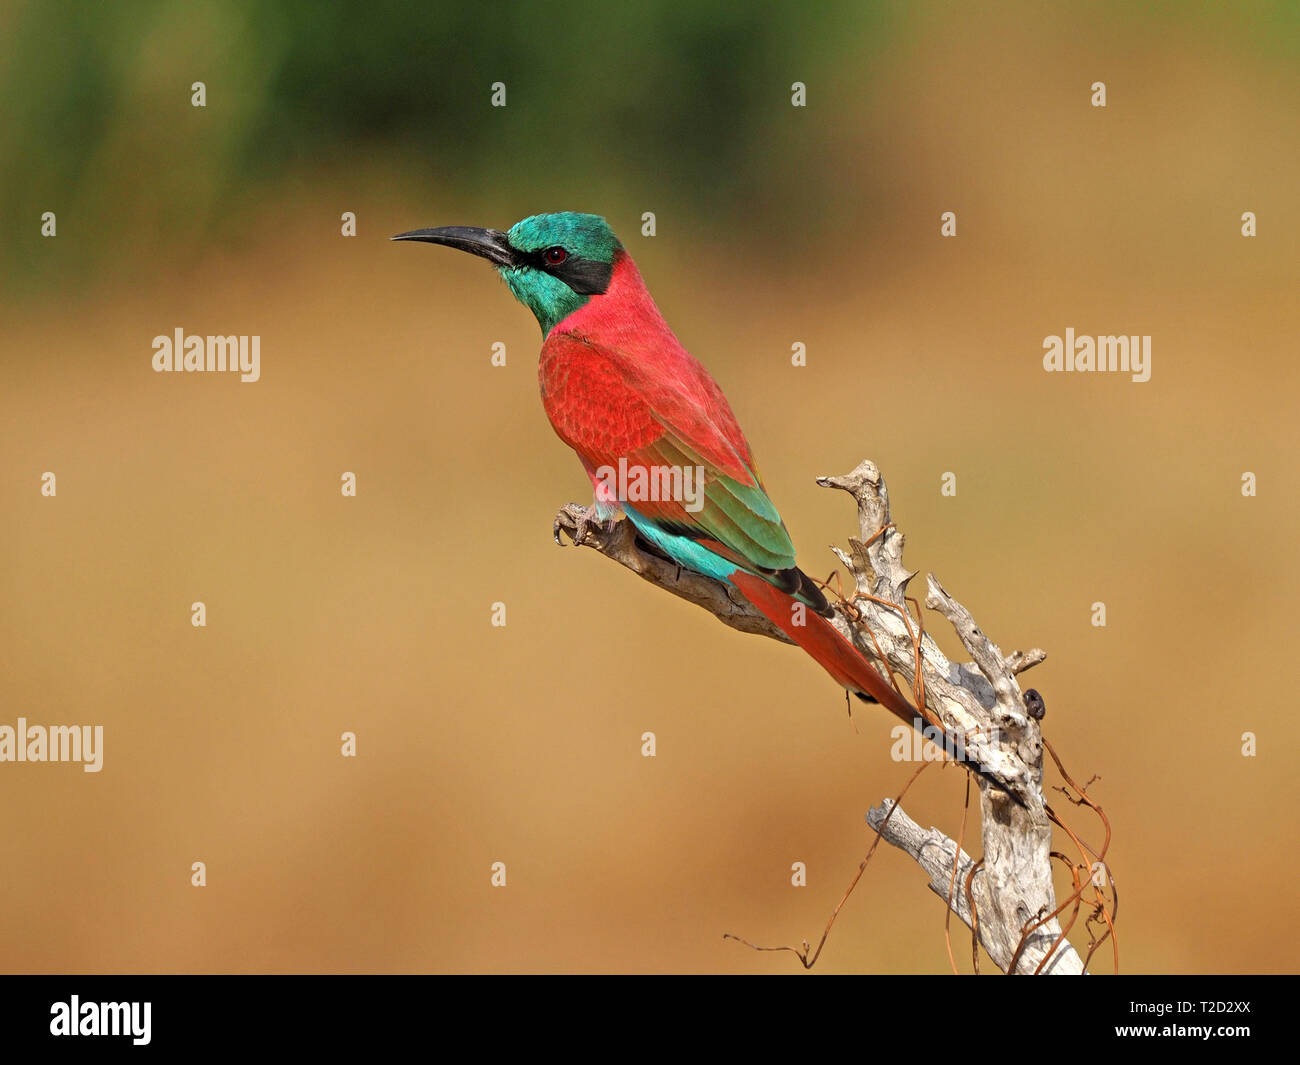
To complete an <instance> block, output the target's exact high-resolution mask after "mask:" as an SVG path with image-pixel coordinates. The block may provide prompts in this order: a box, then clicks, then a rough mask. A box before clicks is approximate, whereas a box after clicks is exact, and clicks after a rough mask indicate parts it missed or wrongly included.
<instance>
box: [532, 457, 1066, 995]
mask: <svg viewBox="0 0 1300 1065" xmlns="http://www.w3.org/2000/svg"><path fill="white" fill-rule="evenodd" d="M817 483H818V484H819V485H821V486H823V487H825V488H836V489H839V490H841V491H845V492H848V493H849V494H850V495H852V496H853V498H854V500H855V501H856V503H857V509H858V529H859V534H860V538H858V539H854V538H850V539H849V541H848V550H847V551H845V550H842V549H840V548H837V547H832V548H831V550H832V551H833V552H834V553H835V555H836V557H837V558H838V559H839V560H840V561H841V562H842V563H843V564H844V566H845V567H846V568H847V569H848V571H849V573H850V574H851V575H852V577H853V581H854V590H853V594H852V595H851V596H850V598H849V600H848V601H847V602H843V603H839V604H836V606H835V618H834V619H833V622H834V624H835V626H836V627H837V628H838V629H839V630H840V632H841V633H843V634H844V636H845V637H846V638H847V639H849V640H850V641H851V642H852V643H853V644H854V646H856V647H857V648H858V649H859V650H860V651H861V652H862V653H863V654H864V655H865V656H866V657H867V658H868V659H869V660H870V661H872V662H873V663H874V664H876V665H877V666H878V667H880V666H881V665H882V664H881V661H880V655H878V654H877V651H876V648H877V646H879V649H880V654H883V656H884V659H885V662H884V664H883V671H886V672H888V673H892V674H893V675H894V676H896V677H898V678H899V679H900V681H901V682H902V686H903V690H904V691H910V692H912V693H913V696H915V693H916V692H917V690H918V685H917V682H916V665H917V647H918V645H919V648H920V660H921V681H922V684H923V689H924V695H925V704H926V706H927V708H928V709H929V710H930V711H931V712H932V713H933V714H934V715H935V716H936V717H937V718H938V720H939V721H941V722H942V723H943V727H944V730H945V733H946V736H945V737H944V738H942V740H941V741H940V742H944V743H945V744H946V745H947V749H948V750H949V751H952V750H954V749H955V750H956V751H958V752H959V753H960V755H961V758H962V760H963V761H964V762H966V763H967V764H968V765H971V766H976V767H978V769H979V772H978V774H977V775H976V778H975V779H976V782H977V784H978V786H979V791H980V813H981V821H982V828H981V835H982V842H983V852H984V858H983V863H982V864H981V865H980V867H979V869H978V870H977V871H976V873H975V875H974V878H973V880H972V882H971V889H970V893H971V895H972V896H973V898H974V901H975V909H976V918H977V921H976V922H975V925H976V928H977V932H978V935H979V940H980V943H981V945H982V946H983V947H984V949H985V950H986V951H987V952H988V954H989V956H990V957H991V958H992V959H993V961H994V962H995V963H996V964H997V965H998V966H1000V967H1001V968H1002V969H1003V970H1004V971H1005V970H1006V969H1007V968H1008V967H1009V966H1010V965H1011V962H1012V959H1013V958H1014V957H1016V954H1017V950H1018V951H1019V957H1018V959H1017V963H1016V971H1017V972H1021V973H1032V972H1034V971H1035V970H1038V969H1039V966H1040V963H1042V962H1043V960H1044V958H1048V959H1049V960H1048V961H1047V962H1046V964H1044V965H1042V968H1041V971H1042V972H1046V973H1053V974H1073V973H1081V972H1082V971H1083V964H1082V961H1081V960H1080V958H1079V955H1078V954H1077V952H1076V951H1075V950H1074V948H1073V947H1072V946H1071V945H1070V944H1069V943H1068V942H1064V941H1061V929H1060V925H1059V923H1058V922H1057V921H1056V920H1055V919H1053V920H1050V921H1047V922H1045V923H1044V924H1043V925H1042V926H1041V927H1039V928H1037V929H1035V930H1034V931H1033V932H1030V933H1028V934H1026V930H1027V929H1028V928H1029V926H1031V925H1034V924H1035V923H1036V922H1037V921H1038V920H1040V919H1041V918H1042V917H1045V916H1046V915H1047V914H1049V913H1051V912H1052V911H1053V910H1055V908H1056V895H1055V890H1054V888H1053V883H1052V867H1051V856H1050V855H1051V843H1052V829H1051V823H1050V822H1049V820H1048V817H1047V812H1046V810H1045V808H1044V803H1043V797H1042V779H1043V745H1042V734H1041V731H1040V729H1039V723H1038V720H1037V717H1036V716H1035V715H1033V714H1031V713H1029V711H1028V709H1027V708H1026V705H1025V700H1024V695H1023V694H1022V692H1021V690H1020V686H1019V684H1018V683H1017V681H1016V675H1017V674H1019V673H1022V672H1024V671H1025V670H1027V669H1029V668H1031V667H1033V666H1035V665H1037V664H1038V663H1040V662H1042V661H1043V659H1044V658H1045V657H1046V654H1045V653H1044V652H1043V651H1042V650H1040V649H1038V648H1032V649H1030V650H1026V651H1013V652H1011V653H1010V654H1007V655H1004V654H1003V653H1002V652H1001V651H1000V650H999V649H998V647H997V645H996V644H994V643H993V642H992V641H991V640H990V639H989V638H988V637H987V636H986V635H985V634H984V633H983V632H982V631H981V629H980V628H979V626H978V625H977V624H976V623H975V620H974V618H973V617H972V616H971V614H970V611H968V610H967V609H966V608H965V607H964V606H962V605H961V604H960V603H959V602H957V601H956V600H955V599H953V597H952V596H951V595H949V594H948V592H947V591H946V590H945V589H944V587H943V585H942V584H940V583H939V581H938V579H937V578H936V577H935V576H934V575H933V574H929V575H927V577H926V585H927V594H926V599H925V604H926V606H927V607H929V608H930V609H931V610H934V611H937V612H938V613H939V614H940V615H942V616H943V617H944V618H945V619H946V620H947V621H948V623H949V624H950V625H952V627H953V629H954V630H955V631H956V633H957V636H958V638H959V639H960V640H961V643H962V646H963V647H964V648H965V649H966V652H967V653H968V654H969V655H970V657H971V661H970V662H951V661H949V659H948V658H947V656H946V655H944V653H943V652H942V651H941V650H940V649H939V647H938V645H937V644H936V643H935V642H934V641H933V640H932V639H931V638H930V636H929V635H928V634H923V633H921V632H919V627H918V624H917V621H916V619H915V618H914V617H912V615H911V614H909V613H908V612H907V604H906V600H905V596H906V594H907V587H908V584H909V582H910V581H911V580H912V578H913V577H914V576H915V574H914V573H912V572H909V571H908V570H907V569H906V568H905V567H904V566H903V534H902V533H901V532H899V530H898V529H897V528H896V527H895V526H894V525H893V523H892V521H891V518H890V508H889V493H888V489H887V487H886V485H885V481H884V478H883V477H882V476H881V474H880V471H879V469H878V468H877V467H876V465H875V463H873V462H871V461H870V460H866V461H864V462H862V463H861V464H859V465H858V467H857V468H856V469H855V470H853V472H852V473H849V474H846V475H845V476H842V477H819V478H818V479H817ZM586 511H587V508H586V507H583V506H580V505H578V504H569V505H568V506H566V507H564V508H563V509H562V510H560V512H559V513H558V514H557V515H556V518H555V535H556V539H557V541H558V540H559V534H560V532H561V531H564V532H566V533H568V534H569V536H570V537H571V538H572V539H573V540H574V542H575V543H579V544H581V545H582V546H586V547H590V548H592V549H594V550H595V551H598V552H599V553H600V554H602V555H604V556H605V557H606V558H610V559H613V560H614V561H615V562H618V563H619V564H620V565H623V566H626V567H627V568H628V569H630V570H632V571H633V572H634V573H636V574H637V575H638V576H639V577H641V578H642V579H643V580H646V581H649V582H650V583H651V584H654V585H655V586H657V587H659V588H662V589H664V590H665V591H667V592H670V593H672V594H673V595H676V596H679V597H680V598H682V599H686V600H687V601H689V602H692V603H694V604H696V605H697V606H700V607H703V608H704V609H705V610H707V611H709V613H711V614H713V615H714V616H715V617H717V618H718V619H719V620H720V621H722V622H723V623H724V624H726V625H729V626H731V627H732V628H734V629H739V630H740V631H742V632H749V633H755V634H758V635H762V636H768V637H770V638H772V639H775V640H780V641H781V642H783V643H789V642H790V641H789V640H788V639H787V637H786V636H785V634H784V633H782V632H781V631H780V630H779V629H778V628H776V626H774V625H772V623H771V622H769V621H768V620H767V619H766V618H765V617H763V615H762V614H760V613H759V612H758V611H757V610H755V609H754V608H753V607H752V606H751V605H750V604H749V603H748V602H746V601H745V600H744V599H742V598H741V597H740V596H739V595H738V594H735V593H734V591H732V590H731V589H730V588H729V586H728V585H725V584H723V583H721V582H719V581H714V580H711V579H710V578H707V577H702V576H700V575H698V574H695V573H691V572H689V571H686V570H683V569H681V568H680V567H679V566H677V565H676V564H675V563H673V562H671V561H669V560H667V559H665V558H663V557H662V556H660V555H659V554H658V553H656V552H655V551H654V550H653V549H652V548H651V547H650V546H649V545H648V544H646V543H645V542H644V541H642V540H640V539H639V538H638V537H637V535H636V533H635V530H634V528H633V527H632V525H631V523H630V522H628V521H620V522H616V523H613V524H612V525H599V524H586V523H585V522H584V517H585V514H586ZM872 636H874V637H875V639H874V641H873V639H872ZM1037 716H1041V714H1039V715H1037ZM918 725H919V719H918ZM934 738H935V739H936V740H939V739H940V738H939V737H934ZM994 782H996V783H994ZM890 806H891V804H890V802H889V801H888V800H886V801H885V802H884V803H882V804H881V806H879V807H876V808H874V809H872V810H871V811H870V812H869V813H868V814H867V821H868V823H869V824H870V825H871V827H872V828H875V829H879V827H880V825H881V823H882V822H883V821H884V819H885V815H886V814H887V813H888V812H889V809H890ZM882 836H883V838H884V839H885V841H886V842H888V843H890V844H892V845H893V846H895V847H897V848H899V849H901V850H903V851H904V852H906V853H907V854H909V855H911V856H912V858H913V859H914V860H915V861H916V862H917V863H918V864H919V865H920V866H921V868H922V869H923V870H924V871H925V873H926V874H927V876H928V877H929V881H930V887H931V889H932V890H934V891H935V892H936V893H937V894H938V895H939V896H940V897H941V898H943V899H944V900H945V901H946V902H947V904H948V905H949V907H950V908H951V909H952V911H953V912H954V913H955V914H956V915H957V916H958V917H959V918H960V919H961V920H962V921H964V922H966V924H967V925H971V923H972V919H971V914H970V906H969V902H968V900H967V898H966V895H965V885H966V877H967V875H968V873H969V872H970V868H971V866H972V865H973V861H972V859H971V858H970V857H969V856H968V855H966V854H964V853H963V854H962V855H961V859H960V863H959V865H958V873H957V879H956V884H957V888H956V890H955V891H954V892H953V897H952V898H949V897H948V884H949V882H950V881H951V879H952V869H953V860H954V855H955V854H956V851H957V845H956V843H954V842H953V841H952V840H951V839H949V838H948V837H947V836H945V835H944V834H943V833H941V832H939V831H938V830H937V829H934V828H931V829H930V830H929V831H928V832H925V831H923V830H922V829H921V828H920V826H918V825H917V824H916V823H915V822H913V821H912V820H911V819H910V818H908V817H907V816H906V814H905V813H904V812H903V811H902V810H901V809H899V810H897V811H896V812H895V813H894V815H893V816H892V817H891V818H890V819H889V822H888V824H887V825H886V826H885V829H884V832H883V834H882ZM1022 940H1023V942H1022ZM1058 941H1059V942H1058ZM1049 955H1050V957H1049Z"/></svg>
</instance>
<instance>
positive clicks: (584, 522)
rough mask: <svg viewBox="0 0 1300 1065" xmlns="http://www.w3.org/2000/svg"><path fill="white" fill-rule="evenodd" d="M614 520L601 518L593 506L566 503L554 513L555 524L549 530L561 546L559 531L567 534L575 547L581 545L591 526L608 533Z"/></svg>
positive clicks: (611, 530) (612, 526) (612, 529)
mask: <svg viewBox="0 0 1300 1065" xmlns="http://www.w3.org/2000/svg"><path fill="white" fill-rule="evenodd" d="M616 520H617V519H615V518H605V519H602V518H601V517H600V515H599V513H597V511H596V508H595V507H594V506H590V507H584V506H583V505H582V504H581V503H566V504H565V505H564V506H563V507H561V508H560V510H559V512H558V513H557V514H556V515H555V525H554V527H553V528H552V530H551V531H552V534H553V535H554V536H555V542H556V543H557V544H560V545H561V546H563V544H564V541H563V540H561V539H560V533H561V531H563V532H565V533H567V534H568V536H569V539H570V540H572V541H573V545H574V546H575V547H581V546H582V544H583V543H584V542H586V539H587V535H588V533H589V532H590V530H591V528H592V527H593V526H594V527H595V528H597V529H599V530H600V531H601V532H603V533H610V532H613V531H614V522H615V521H616Z"/></svg>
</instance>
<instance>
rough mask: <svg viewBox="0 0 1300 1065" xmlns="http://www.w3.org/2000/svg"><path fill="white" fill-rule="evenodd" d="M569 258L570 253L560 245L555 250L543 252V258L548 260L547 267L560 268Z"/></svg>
mask: <svg viewBox="0 0 1300 1065" xmlns="http://www.w3.org/2000/svg"><path fill="white" fill-rule="evenodd" d="M568 257H569V253H568V252H567V251H565V250H564V249H563V248H561V247H560V246H559V245H558V244H557V245H556V246H555V247H554V248H547V249H546V250H545V251H544V252H542V258H543V259H545V260H546V265H547V266H559V265H560V263H562V262H564V260H565V259H567V258H568Z"/></svg>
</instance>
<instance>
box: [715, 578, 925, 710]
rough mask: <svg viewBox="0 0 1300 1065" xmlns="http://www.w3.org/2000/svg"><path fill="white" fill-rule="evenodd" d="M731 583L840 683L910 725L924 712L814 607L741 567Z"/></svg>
mask: <svg viewBox="0 0 1300 1065" xmlns="http://www.w3.org/2000/svg"><path fill="white" fill-rule="evenodd" d="M731 583H732V584H734V585H735V586H736V587H737V588H738V589H740V593H741V594H742V595H743V596H744V597H745V598H746V599H748V600H749V601H750V602H751V603H753V604H754V606H756V607H757V608H758V609H759V610H760V611H762V613H763V615H764V617H766V618H767V619H768V620H769V621H770V622H771V623H772V624H773V625H775V626H776V627H777V628H778V629H780V630H781V631H782V632H784V633H785V634H786V635H787V636H789V637H790V639H792V640H793V641H794V642H795V643H797V644H798V645H799V646H800V647H802V648H803V649H804V650H805V651H807V652H808V654H810V655H812V657H813V658H814V659H815V660H816V661H817V663H818V665H820V666H821V667H822V669H824V670H826V672H827V673H829V674H830V675H831V676H832V677H834V678H835V682H836V683H837V684H839V685H840V686H841V687H843V688H848V689H849V690H850V691H856V692H861V693H862V694H864V695H870V696H871V697H872V698H873V699H875V700H876V702H878V703H879V704H880V705H881V706H883V707H884V708H885V709H886V710H888V711H890V713H892V714H894V715H895V716H897V717H898V718H900V719H901V720H903V721H905V722H907V723H908V724H909V725H912V724H914V723H915V721H916V719H917V718H918V717H923V718H924V717H926V716H927V715H923V714H921V713H919V712H918V711H917V709H916V707H914V706H913V705H912V704H911V703H909V702H908V701H907V700H906V699H904V698H903V697H902V696H901V695H899V694H898V692H896V691H895V690H894V688H893V686H892V685H890V683H889V682H888V681H887V680H885V678H884V677H882V676H881V675H880V674H879V673H878V672H877V671H876V669H875V667H874V666H872V664H871V663H870V662H868V661H867V660H866V659H865V658H863V657H862V654H861V653H860V652H859V651H858V649H857V648H856V647H854V646H853V645H852V644H851V643H849V641H848V640H846V639H845V638H844V637H843V636H841V635H840V632H839V630H838V629H837V628H835V626H834V625H832V624H831V623H830V622H829V621H827V620H826V619H825V618H824V617H822V616H821V615H820V614H818V613H817V612H816V611H815V610H813V609H811V608H810V607H806V606H803V604H801V603H799V601H798V600H797V599H794V598H793V597H791V596H789V595H786V594H785V592H783V591H781V590H780V589H779V588H775V587H773V586H772V585H770V584H768V582H767V581H765V580H763V579H762V578H761V577H755V576H753V575H752V574H749V573H746V572H745V571H744V570H737V571H736V572H735V573H733V574H732V575H731ZM796 607H798V608H799V620H800V621H802V624H798V625H797V624H795V619H796V613H795V608H796Z"/></svg>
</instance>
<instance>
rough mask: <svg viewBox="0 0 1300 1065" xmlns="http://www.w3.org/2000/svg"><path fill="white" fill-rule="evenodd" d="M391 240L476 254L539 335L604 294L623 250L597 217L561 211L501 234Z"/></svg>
mask: <svg viewBox="0 0 1300 1065" xmlns="http://www.w3.org/2000/svg"><path fill="white" fill-rule="evenodd" d="M393 240H421V241H425V242H427V243H429V244H445V245H446V246H447V247H449V248H459V249H460V250H461V251H467V252H469V253H471V254H472V255H479V256H482V257H483V258H484V259H486V260H487V261H488V262H490V263H491V264H492V265H493V266H495V267H496V269H497V272H498V273H500V275H501V277H502V278H503V279H504V280H505V283H506V284H507V285H509V286H510V291H511V292H513V293H514V294H515V299H517V300H519V302H520V303H522V304H523V305H524V306H525V307H527V308H528V309H529V310H530V311H532V312H533V314H534V315H536V316H537V323H538V325H540V326H541V327H542V333H543V335H545V334H546V333H549V332H550V331H551V330H552V329H553V328H554V327H555V324H556V323H557V322H559V321H561V320H562V319H564V318H567V317H568V316H569V315H570V314H572V313H573V312H574V311H576V310H577V309H578V308H579V307H581V306H583V305H584V304H585V303H586V302H587V301H588V300H589V299H591V297H592V296H598V295H601V294H602V293H604V291H605V290H606V289H607V288H608V287H609V280H610V277H611V276H613V273H614V255H615V253H616V252H618V251H619V250H620V249H621V248H622V247H623V245H621V244H620V243H619V242H618V238H617V237H616V236H614V232H613V230H611V229H610V228H609V224H608V223H607V222H606V221H605V220H604V219H603V218H601V217H600V216H599V215H594V214H579V213H577V212H576V211H561V212H559V213H557V214H535V215H533V216H532V217H531V218H525V219H524V220H523V221H522V222H516V223H515V224H514V225H513V226H511V227H510V229H509V230H508V231H507V232H505V233H502V232H500V231H499V230H496V229H479V228H477V227H475V226H442V227H441V228H438V229H417V230H414V231H412V232H410V233H400V234H398V235H397V236H395V237H394V238H393Z"/></svg>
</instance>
